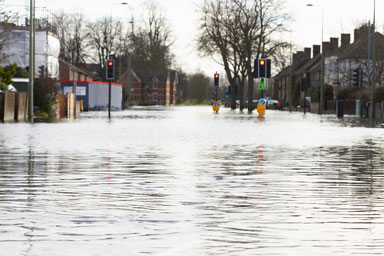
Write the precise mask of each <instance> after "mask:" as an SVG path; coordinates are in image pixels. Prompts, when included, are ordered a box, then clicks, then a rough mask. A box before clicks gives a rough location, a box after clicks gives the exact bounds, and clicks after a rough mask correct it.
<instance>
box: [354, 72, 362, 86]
mask: <svg viewBox="0 0 384 256" xmlns="http://www.w3.org/2000/svg"><path fill="white" fill-rule="evenodd" d="M360 73H361V72H360V68H357V69H354V70H353V73H352V84H353V85H354V86H357V87H359V86H360Z"/></svg>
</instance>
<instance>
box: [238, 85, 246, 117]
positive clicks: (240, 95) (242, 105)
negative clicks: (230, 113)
mask: <svg viewBox="0 0 384 256" xmlns="http://www.w3.org/2000/svg"><path fill="white" fill-rule="evenodd" d="M239 100H240V111H243V109H244V108H245V107H244V82H240V84H239Z"/></svg>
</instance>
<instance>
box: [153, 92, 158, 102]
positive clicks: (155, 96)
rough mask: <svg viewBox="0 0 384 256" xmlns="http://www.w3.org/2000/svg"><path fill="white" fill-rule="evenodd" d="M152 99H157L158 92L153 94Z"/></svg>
mask: <svg viewBox="0 0 384 256" xmlns="http://www.w3.org/2000/svg"><path fill="white" fill-rule="evenodd" d="M152 100H153V101H157V93H154V94H152Z"/></svg>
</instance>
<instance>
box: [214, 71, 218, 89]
mask: <svg viewBox="0 0 384 256" xmlns="http://www.w3.org/2000/svg"><path fill="white" fill-rule="evenodd" d="M213 78H214V81H215V86H219V74H217V73H216V74H215V75H214V76H213Z"/></svg>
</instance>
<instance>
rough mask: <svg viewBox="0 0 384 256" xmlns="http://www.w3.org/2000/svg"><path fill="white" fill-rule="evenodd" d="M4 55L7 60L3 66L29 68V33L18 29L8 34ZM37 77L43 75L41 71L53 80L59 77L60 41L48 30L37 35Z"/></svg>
mask: <svg viewBox="0 0 384 256" xmlns="http://www.w3.org/2000/svg"><path fill="white" fill-rule="evenodd" d="M2 53H3V54H6V56H5V57H6V58H5V59H4V60H3V61H2V62H1V63H0V65H2V66H6V65H9V64H14V63H16V64H17V65H18V66H19V67H22V68H27V67H29V31H28V30H27V29H26V28H24V27H18V28H17V29H13V30H11V31H10V32H7V39H6V41H5V43H4V47H3V49H2ZM35 53H36V54H35V77H39V76H40V75H41V70H44V72H47V74H48V76H50V77H52V78H58V77H59V54H60V41H59V39H58V37H57V36H56V35H54V34H53V33H52V32H49V31H46V30H40V31H36V34H35Z"/></svg>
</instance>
